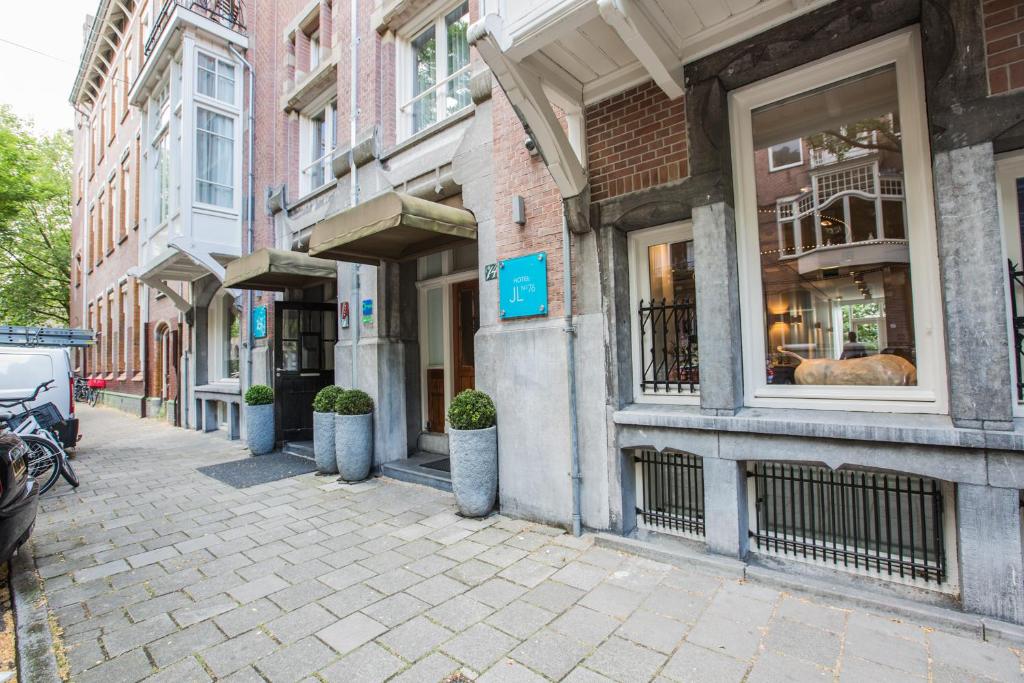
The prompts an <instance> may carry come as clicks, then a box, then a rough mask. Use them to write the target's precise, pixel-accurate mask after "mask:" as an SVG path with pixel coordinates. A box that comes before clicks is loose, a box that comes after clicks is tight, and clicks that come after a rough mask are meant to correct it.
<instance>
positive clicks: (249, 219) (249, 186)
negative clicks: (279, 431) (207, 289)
mask: <svg viewBox="0 0 1024 683" xmlns="http://www.w3.org/2000/svg"><path fill="white" fill-rule="evenodd" d="M228 49H229V50H231V54H233V55H234V56H235V57H237V58H238V60H239V61H240V62H242V64H244V65H245V68H246V69H247V70H248V71H249V117H248V118H249V136H248V137H249V142H248V144H249V149H248V150H247V151H246V163H247V164H248V166H249V169H248V170H249V172H248V174H247V176H246V181H245V183H246V188H245V191H246V194H247V195H248V208H247V210H246V214H247V215H246V223H247V225H246V233H247V236H248V242H249V244H248V248H247V250H246V254H251V253H252V252H253V248H254V247H255V241H256V236H255V228H254V225H253V219H254V216H255V214H256V169H255V168H254V167H253V144H254V143H255V140H256V114H255V102H256V70H255V69H253V66H252V64H250V63H249V60H247V59H246V58H245V57H243V56H242V54H241V53H240V52H239V51H238V50H236V49H235V46H234V45H230V44H229V45H228ZM246 298H247V299H248V307H247V315H248V320H247V321H246V324H245V330H246V334H245V336H246V342H245V348H246V353H245V386H246V388H248V387H251V386H252V343H253V337H252V309H253V304H254V300H253V291H252V290H251V289H250V290H249V291H248V295H247V297H246Z"/></svg>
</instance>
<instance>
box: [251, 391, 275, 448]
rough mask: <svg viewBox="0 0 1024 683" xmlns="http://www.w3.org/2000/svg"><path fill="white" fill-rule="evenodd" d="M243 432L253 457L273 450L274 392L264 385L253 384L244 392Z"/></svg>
mask: <svg viewBox="0 0 1024 683" xmlns="http://www.w3.org/2000/svg"><path fill="white" fill-rule="evenodd" d="M245 430H246V431H245V433H246V441H247V442H248V444H249V451H250V452H251V453H252V454H253V455H264V454H266V453H269V452H270V451H272V450H274V390H273V389H271V388H270V387H268V386H267V385H265V384H253V385H252V386H251V387H249V390H248V391H246V392H245Z"/></svg>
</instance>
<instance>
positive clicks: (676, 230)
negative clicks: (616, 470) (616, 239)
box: [628, 221, 700, 405]
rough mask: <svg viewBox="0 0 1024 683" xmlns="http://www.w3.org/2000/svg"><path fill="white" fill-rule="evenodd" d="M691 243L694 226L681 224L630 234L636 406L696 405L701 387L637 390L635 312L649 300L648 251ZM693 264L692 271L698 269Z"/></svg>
mask: <svg viewBox="0 0 1024 683" xmlns="http://www.w3.org/2000/svg"><path fill="white" fill-rule="evenodd" d="M692 239H693V222H692V221H680V222H677V223H667V224H665V225H659V226H656V227H653V228H645V229H643V230H634V231H633V232H631V233H629V243H628V252H629V330H630V344H631V347H632V354H633V357H632V363H633V401H634V402H636V403H672V404H676V405H680V404H682V405H699V404H700V385H698V386H697V387H696V389H695V390H694V391H693V392H692V393H691V392H690V391H688V390H684V391H671V390H665V391H658V392H653V391H651V392H648V391H643V390H642V389H641V388H640V380H641V378H642V377H643V368H642V367H641V366H640V324H639V320H638V319H637V311H638V310H639V307H640V300H641V299H643V300H644V301H650V300H651V275H650V259H649V258H648V249H649V248H650V247H652V246H654V245H656V244H665V243H667V242H668V243H675V242H686V241H689V240H692ZM699 267H700V266H699V265H698V264H696V263H695V264H694V268H695V269H696V268H699Z"/></svg>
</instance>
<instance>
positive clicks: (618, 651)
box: [584, 636, 668, 683]
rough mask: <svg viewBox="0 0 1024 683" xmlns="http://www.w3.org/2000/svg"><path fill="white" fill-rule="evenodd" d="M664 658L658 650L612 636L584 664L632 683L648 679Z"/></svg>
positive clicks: (611, 676)
mask: <svg viewBox="0 0 1024 683" xmlns="http://www.w3.org/2000/svg"><path fill="white" fill-rule="evenodd" d="M666 659H668V658H667V657H666V656H665V655H663V654H661V653H660V652H655V651H654V650H649V649H647V648H645V647H642V646H640V645H637V644H636V643H633V642H630V641H628V640H624V639H622V638H617V637H614V636H613V637H611V638H609V639H608V640H606V641H605V642H604V643H602V644H601V645H600V647H598V648H597V650H595V651H594V654H592V655H590V656H589V657H587V659H586V661H585V662H584V666H586V667H587V668H588V669H593V670H594V671H597V672H598V673H601V674H604V675H605V676H607V677H608V678H610V679H612V680H613V681H619V682H620V683H632V681H649V680H650V679H651V678H652V677H653V676H654V673H655V672H656V671H657V670H658V669H659V668H661V665H662V664H664V663H665V660H666Z"/></svg>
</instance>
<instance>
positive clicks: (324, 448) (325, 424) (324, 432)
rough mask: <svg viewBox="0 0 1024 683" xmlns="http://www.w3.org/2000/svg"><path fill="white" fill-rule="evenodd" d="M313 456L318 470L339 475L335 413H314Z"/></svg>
mask: <svg viewBox="0 0 1024 683" xmlns="http://www.w3.org/2000/svg"><path fill="white" fill-rule="evenodd" d="M313 456H314V457H315V458H316V468H317V469H318V470H319V471H321V472H323V473H324V474H337V472H338V456H337V455H336V454H335V452H334V413H318V412H316V411H315V410H314V411H313Z"/></svg>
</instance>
